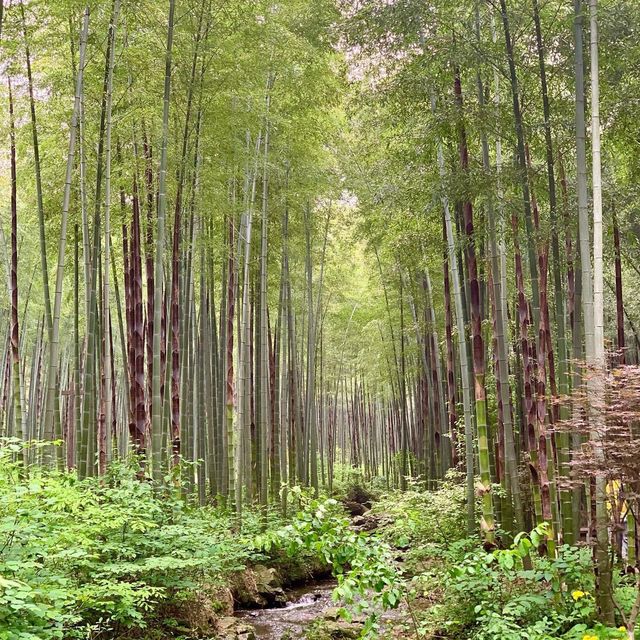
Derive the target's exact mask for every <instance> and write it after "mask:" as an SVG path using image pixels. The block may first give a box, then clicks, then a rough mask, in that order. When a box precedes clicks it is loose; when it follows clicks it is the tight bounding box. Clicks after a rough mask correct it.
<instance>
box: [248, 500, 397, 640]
mask: <svg viewBox="0 0 640 640" xmlns="http://www.w3.org/2000/svg"><path fill="white" fill-rule="evenodd" d="M295 490H296V491H297V496H298V499H299V501H300V504H301V507H302V508H301V510H300V511H299V512H298V513H297V514H296V515H295V517H294V518H293V521H292V522H291V523H290V524H288V525H286V526H284V527H282V528H281V529H278V530H275V531H271V532H267V533H265V534H263V535H261V536H258V537H256V541H255V544H256V547H257V548H258V549H260V550H262V551H264V552H267V553H268V552H269V551H270V550H271V549H272V548H273V547H277V548H283V549H285V550H286V551H287V552H288V553H289V554H290V555H291V556H297V555H299V554H300V553H301V552H304V551H306V552H311V553H312V554H314V555H316V556H317V557H319V558H322V559H323V560H324V561H325V562H326V563H327V564H330V565H331V567H332V570H333V573H334V575H335V576H336V577H337V579H338V586H337V588H336V589H335V592H334V599H335V600H340V601H341V602H343V603H344V604H346V605H348V606H349V607H350V608H349V609H344V610H343V612H342V613H343V616H344V617H345V618H347V619H349V618H350V617H351V612H352V611H355V612H357V613H364V614H365V615H366V616H367V620H366V623H365V627H364V631H363V634H364V635H365V636H366V635H367V634H370V633H373V632H374V631H376V630H377V629H378V623H377V620H378V616H379V613H380V612H381V611H384V610H386V609H394V608H396V607H397V606H398V605H399V604H400V600H401V598H402V596H403V581H402V580H401V577H400V574H399V571H398V569H397V568H396V566H395V563H394V561H393V554H392V551H391V548H390V547H389V546H388V545H387V544H385V543H384V542H383V541H382V540H379V539H373V538H372V537H371V536H367V535H366V534H364V533H361V532H356V531H354V530H353V529H352V528H351V527H350V521H349V519H348V518H347V517H346V516H345V514H344V509H343V508H342V506H341V505H340V503H339V502H338V501H337V500H335V499H333V498H329V499H326V500H318V499H312V498H309V497H308V496H305V494H304V492H302V491H300V489H299V488H296V489H295Z"/></svg>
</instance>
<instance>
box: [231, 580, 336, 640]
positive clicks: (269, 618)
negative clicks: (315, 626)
mask: <svg viewBox="0 0 640 640" xmlns="http://www.w3.org/2000/svg"><path fill="white" fill-rule="evenodd" d="M335 586H336V581H335V580H324V581H321V582H316V583H314V584H311V585H306V586H303V587H300V588H298V589H292V590H291V591H288V592H287V604H286V605H285V606H284V607H279V608H277V609H252V610H243V609H241V610H239V611H236V613H235V616H236V618H239V619H240V620H242V621H243V622H246V623H247V624H250V625H251V626H252V627H253V628H254V629H255V633H256V638H257V639H258V640H279V639H280V638H287V637H288V638H292V639H294V638H295V639H298V638H302V637H303V636H304V633H305V631H306V630H307V628H308V627H309V625H310V624H311V623H312V622H314V621H315V620H317V619H319V618H322V614H323V613H324V612H325V611H326V610H327V609H329V608H330V607H332V606H334V604H333V602H332V600H331V593H332V591H333V589H334V588H335Z"/></svg>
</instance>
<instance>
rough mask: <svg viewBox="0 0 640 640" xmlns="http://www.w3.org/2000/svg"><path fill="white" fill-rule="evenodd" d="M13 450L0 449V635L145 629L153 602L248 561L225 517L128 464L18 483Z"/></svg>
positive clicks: (32, 475)
mask: <svg viewBox="0 0 640 640" xmlns="http://www.w3.org/2000/svg"><path fill="white" fill-rule="evenodd" d="M11 456H12V452H11V451H10V450H9V449H7V448H4V449H2V450H0V513H1V514H2V515H1V516H0V638H2V640H4V639H7V640H18V639H20V640H28V639H31V638H33V639H35V638H38V639H39V640H47V639H48V638H62V637H63V635H64V636H65V637H69V636H77V637H84V635H85V630H86V629H85V627H86V625H89V627H90V628H91V629H93V631H94V632H95V631H97V630H100V629H102V630H104V629H107V628H110V627H123V628H128V627H144V626H145V625H146V624H147V623H148V620H149V619H150V618H152V617H153V613H154V610H155V608H156V605H157V604H158V603H159V602H161V601H163V600H166V599H169V598H178V597H181V595H182V596H183V595H184V594H185V592H186V593H188V592H192V591H194V590H197V588H198V586H199V585H202V584H210V583H214V582H216V581H219V580H220V579H221V577H222V576H224V575H225V574H226V573H228V572H230V571H232V570H236V569H238V568H241V567H242V566H243V564H244V562H245V561H246V560H247V559H248V558H249V552H248V550H247V549H248V547H247V545H246V544H245V541H246V538H245V537H243V536H239V535H237V533H236V534H234V529H235V523H234V520H233V518H232V517H231V516H229V515H227V514H225V513H223V512H220V511H216V510H214V509H209V508H204V509H200V510H198V511H195V510H192V509H190V508H189V507H188V506H187V505H186V504H185V503H184V502H183V500H182V499H181V498H180V496H179V494H178V492H166V493H160V492H158V491H156V490H155V489H154V488H153V486H152V485H151V484H149V483H147V482H140V481H139V480H138V479H137V478H136V476H135V469H134V468H133V467H129V466H127V465H126V464H114V465H112V466H111V467H110V469H109V472H108V475H107V476H106V477H104V478H102V479H100V480H93V479H92V480H87V481H84V482H79V481H78V480H77V479H76V478H75V477H74V476H73V475H71V474H63V473H57V472H46V471H44V470H40V469H30V470H29V472H28V477H26V478H24V479H23V478H22V477H21V474H22V472H21V469H20V467H19V466H18V465H17V464H16V463H14V462H12V460H11ZM252 524H254V526H257V519H256V522H255V523H252V521H250V522H249V524H248V527H247V534H246V535H251V534H252V533H253V532H254V531H255V530H256V529H253V530H252V529H251V526H252Z"/></svg>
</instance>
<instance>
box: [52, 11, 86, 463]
mask: <svg viewBox="0 0 640 640" xmlns="http://www.w3.org/2000/svg"><path fill="white" fill-rule="evenodd" d="M88 32H89V7H87V8H86V9H85V11H84V18H83V24H82V32H81V36H80V53H79V63H78V74H77V77H76V91H75V94H76V95H75V101H74V105H73V114H72V116H71V128H70V132H69V151H68V154H67V168H66V175H65V185H64V196H63V202H62V215H61V221H60V240H59V243H58V267H57V272H56V290H55V298H54V306H53V315H52V325H51V326H52V329H51V341H50V344H49V372H48V379H47V399H46V410H45V437H46V438H47V439H49V440H50V439H51V438H52V436H53V427H54V419H55V416H54V413H55V406H56V404H55V395H56V383H57V378H58V360H59V358H60V316H61V312H62V286H63V280H64V265H65V256H66V246H67V223H68V218H69V205H70V201H71V180H72V175H73V166H74V160H75V148H76V133H77V127H78V115H79V112H80V102H81V96H82V86H83V85H82V79H83V74H84V64H85V53H86V48H87V35H88ZM46 455H47V458H48V459H49V460H50V459H51V458H52V457H53V455H54V454H53V453H52V452H51V451H50V447H49V448H48V450H47V453H46Z"/></svg>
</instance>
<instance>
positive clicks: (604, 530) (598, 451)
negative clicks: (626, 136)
mask: <svg viewBox="0 0 640 640" xmlns="http://www.w3.org/2000/svg"><path fill="white" fill-rule="evenodd" d="M589 17H590V26H591V38H590V53H591V55H590V58H591V170H592V177H591V181H592V189H593V319H594V323H593V324H594V344H593V353H592V354H589V353H588V352H587V360H588V361H589V363H590V364H591V363H592V364H593V366H594V368H595V372H594V373H595V375H593V376H592V377H591V378H590V380H589V382H588V386H587V388H588V396H589V404H590V408H591V415H590V420H591V442H592V446H593V453H594V457H595V459H596V464H602V463H603V461H604V453H603V450H602V441H603V438H604V429H605V424H604V423H605V417H604V414H603V409H602V405H603V402H604V399H605V367H606V363H605V350H604V290H603V284H604V283H603V280H604V273H603V271H604V269H603V251H602V248H603V247H602V245H603V229H602V226H603V225H602V176H601V171H602V168H601V152H600V77H599V59H598V58H599V56H598V0H589ZM583 260H584V256H583ZM585 315H586V309H585ZM590 355H591V356H592V357H590ZM606 482H607V481H606V478H605V477H604V476H602V475H601V474H598V475H597V476H596V480H595V525H596V547H595V563H596V603H597V605H598V610H599V614H600V619H601V620H602V621H603V622H604V623H605V624H608V625H610V626H613V624H614V618H615V615H614V607H613V595H612V588H613V587H612V570H611V562H610V559H609V527H608V524H609V517H608V512H607V491H606Z"/></svg>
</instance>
